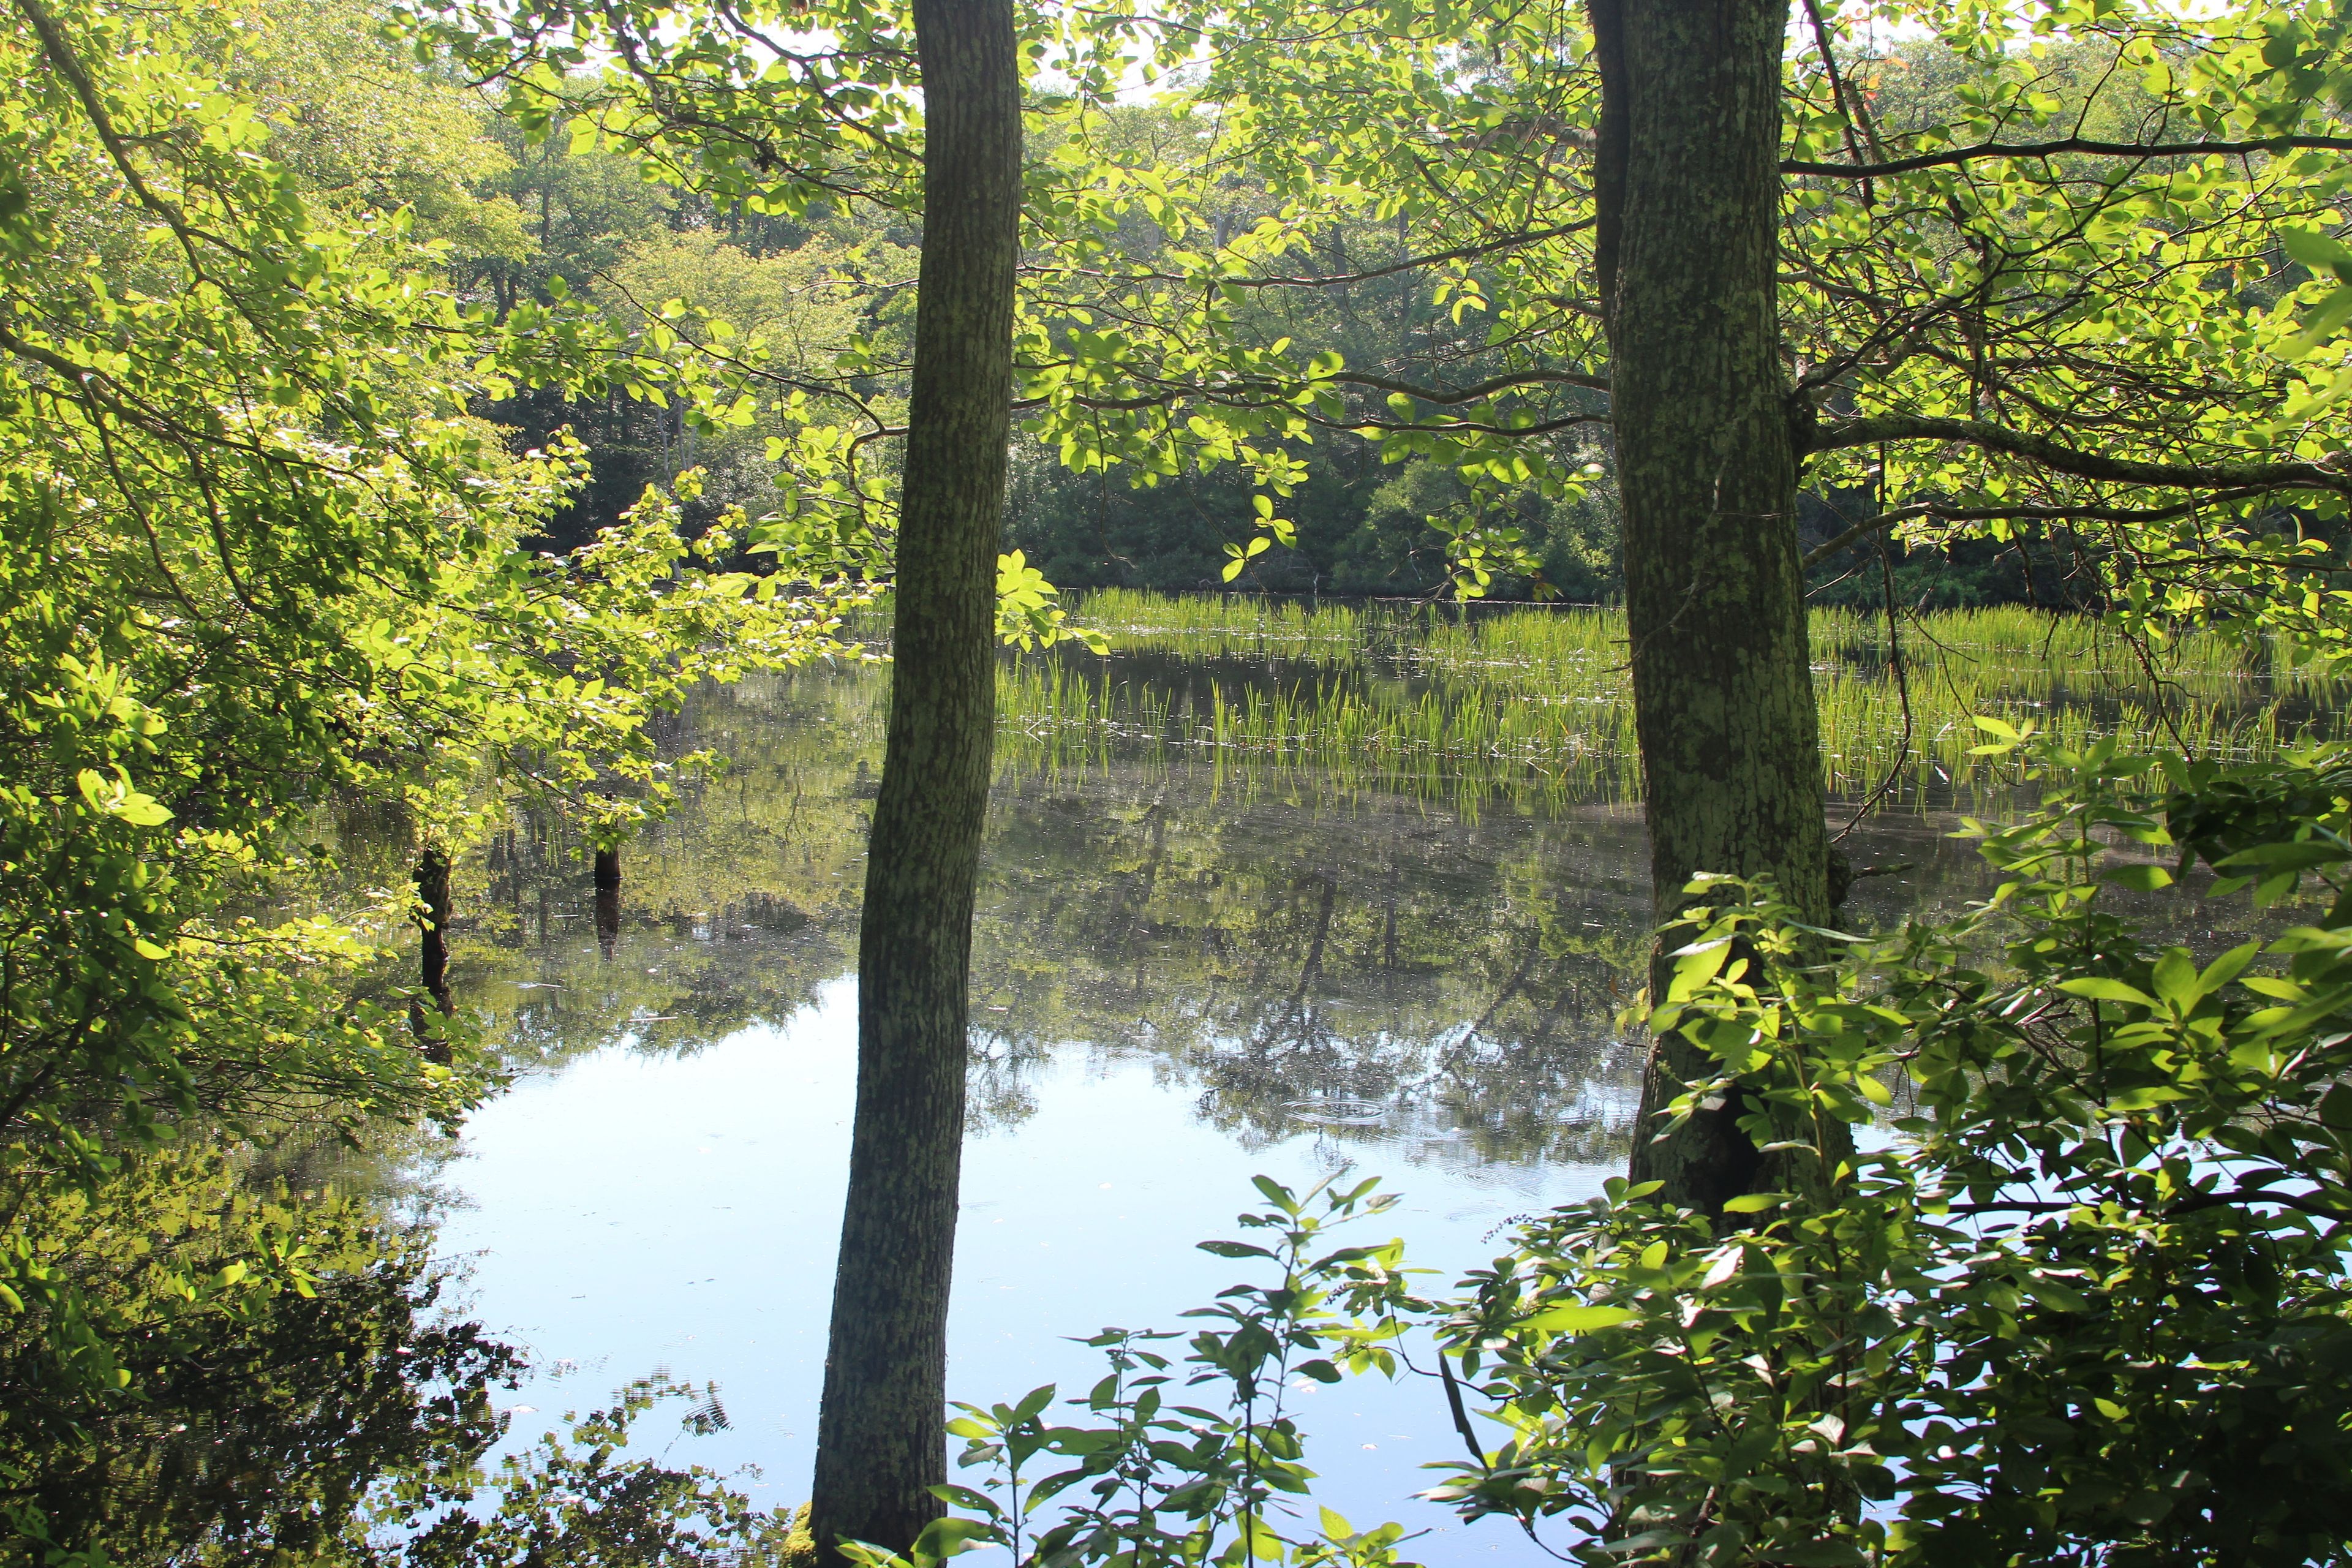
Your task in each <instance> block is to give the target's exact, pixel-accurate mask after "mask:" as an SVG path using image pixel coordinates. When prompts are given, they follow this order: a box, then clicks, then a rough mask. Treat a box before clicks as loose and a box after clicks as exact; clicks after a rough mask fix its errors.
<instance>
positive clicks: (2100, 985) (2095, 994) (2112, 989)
mask: <svg viewBox="0 0 2352 1568" xmlns="http://www.w3.org/2000/svg"><path fill="white" fill-rule="evenodd" d="M2058 989H2059V990H2061V991H2063V992H2065V993H2066V994H2068V995H2070V996H2082V997H2085V998H2087V999H2089V1000H2091V1001H2093V1002H2121V1003H2126V1004H2128V1005H2131V1006H2134V1007H2146V1008H2147V1009H2149V1010H2150V1011H2154V1010H2156V1008H2157V1006H2158V1003H2157V1000H2156V998H2155V997H2153V996H2151V995H2149V994H2147V992H2145V991H2142V990H2140V989H2139V988H2138V987H2137V986H2134V985H2126V984H2124V983H2123V982H2122V981H2120V980H2116V979H2112V978H2110V977H2109V976H2107V975H2104V974H2092V975H2085V976H2084V977H2082V978H2080V979H2075V980H2062V981H2060V982H2059V983H2058Z"/></svg>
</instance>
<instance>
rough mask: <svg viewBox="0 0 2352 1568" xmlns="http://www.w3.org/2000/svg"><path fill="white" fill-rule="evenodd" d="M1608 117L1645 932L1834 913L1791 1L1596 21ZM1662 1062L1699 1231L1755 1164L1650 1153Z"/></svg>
mask: <svg viewBox="0 0 2352 1568" xmlns="http://www.w3.org/2000/svg"><path fill="white" fill-rule="evenodd" d="M1590 4H1591V20H1592V23H1593V31H1594V36H1595V44H1596V54H1597V57H1598V58H1597V61H1596V63H1597V65H1598V66H1599V68H1600V71H1601V87H1602V110H1601V123H1600V127H1599V135H1598V138H1597V147H1596V164H1597V167H1598V174H1599V185H1598V196H1599V201H1600V214H1599V217H1600V222H1599V225H1598V227H1597V233H1596V240H1597V243H1598V248H1599V257H1598V261H1599V269H1600V273H1601V289H1602V298H1603V301H1604V309H1605V311H1606V325H1607V328H1608V332H1609V345H1610V387H1611V408H1612V422H1613V425H1614V433H1615V437H1616V445H1617V452H1616V458H1617V476H1618V483H1619V486H1620V489H1621V491H1622V497H1623V504H1624V517H1625V521H1624V529H1625V533H1624V547H1625V596H1626V620H1627V628H1628V632H1629V635H1630V637H1631V639H1632V662H1633V704H1634V718H1635V724H1636V728H1637V731H1638V735H1639V740H1640V743H1641V750H1642V766H1643V785H1644V792H1645V798H1646V801H1647V813H1648V818H1649V829H1650V874H1651V885H1652V889H1653V892H1654V897H1655V900H1656V907H1657V910H1658V913H1659V915H1660V917H1661V918H1664V916H1665V915H1667V914H1668V913H1670V912H1672V911H1673V910H1675V909H1676V908H1678V907H1680V906H1681V905H1683V904H1684V903H1685V902H1686V901H1687V900H1686V897H1685V894H1684V892H1683V890H1682V889H1683V888H1684V886H1685V884H1686V883H1687V882H1688V881H1689V879H1690V878H1691V877H1692V875H1693V874H1694V873H1696V872H1699V871H1721V872H1728V873H1732V874H1735V875H1741V876H1752V875H1757V874H1760V873H1769V874H1770V875H1771V876H1773V877H1774V878H1776V879H1778V880H1779V883H1780V889H1781V891H1782V893H1783V895H1784V896H1786V897H1787V898H1789V899H1790V900H1791V901H1792V902H1793V903H1795V904H1796V905H1797V906H1798V907H1799V908H1800V909H1802V910H1805V911H1807V912H1808V914H1810V915H1812V916H1816V917H1819V916H1826V915H1827V914H1828V912H1829V902H1830V898H1829V874H1828V852H1829V846H1828V842H1827V833H1826V830H1825V828H1824V826H1823V799H1822V784H1821V758H1820V740H1819V727H1818V721H1817V717H1816V714H1815V710H1814V705H1813V689H1812V681H1811V676H1810V673H1809V670H1808V658H1807V648H1806V638H1805V605H1804V572H1803V568H1802V566H1801V559H1800V551H1799V549H1798V541H1797V458H1798V455H1799V454H1798V448H1797V429H1796V426H1795V422H1794V419H1793V417H1792V415H1793V406H1792V403H1791V399H1790V383H1789V378H1788V375H1787V374H1786V372H1785V371H1784V369H1783V368H1782V365H1781V360H1780V319H1779V311H1778V308H1777V276H1776V274H1777V250H1778V237H1777V232H1776V230H1777V226H1778V221H1779V216H1780V171H1779V166H1778V165H1779V161H1780V114H1781V109H1780V61H1781V53H1782V49H1783V47H1784V45H1785V40H1786V35H1787V26H1788V9H1789V8H1788V5H1787V0H1590ZM1692 1054H1693V1053H1692V1052H1691V1050H1690V1048H1689V1047H1685V1046H1684V1045H1683V1044H1682V1043H1681V1042H1679V1041H1678V1040H1664V1041H1661V1042H1660V1044H1659V1047H1658V1048H1657V1050H1656V1052H1655V1054H1654V1058H1653V1060H1652V1063H1651V1068H1650V1071H1649V1073H1648V1074H1647V1075H1646V1077H1645V1079H1644V1083H1643V1121H1642V1123H1641V1125H1642V1126H1643V1130H1644V1131H1643V1132H1642V1133H1640V1134H1637V1136H1636V1139H1635V1142H1634V1149H1633V1161H1632V1173H1633V1178H1634V1179H1635V1180H1636V1181H1660V1182H1663V1183H1664V1184H1665V1186H1664V1192H1663V1193H1662V1194H1660V1195H1661V1196H1662V1197H1664V1198H1665V1199H1666V1200H1668V1201H1671V1202H1677V1203H1683V1204H1688V1205H1694V1206H1696V1207H1700V1208H1703V1209H1706V1210H1708V1211H1710V1212H1716V1211H1719V1210H1720V1207H1721V1205H1722V1203H1723V1201H1724V1200H1725V1199H1727V1198H1729V1197H1732V1196H1734V1195H1736V1194H1738V1193H1741V1192H1744V1191H1748V1190H1750V1189H1751V1188H1753V1187H1754V1186H1755V1185H1756V1184H1758V1182H1759V1180H1760V1179H1761V1178H1762V1177H1763V1175H1764V1173H1763V1171H1762V1169H1761V1160H1760V1157H1759V1154H1758V1152H1757V1151H1756V1149H1755V1147H1754V1146H1753V1144H1752V1143H1751V1142H1749V1140H1748V1138H1747V1137H1746V1136H1745V1135H1744V1134H1742V1133H1741V1132H1740V1131H1739V1130H1738V1127H1737V1126H1736V1125H1735V1124H1734V1123H1735V1118H1736V1116H1737V1114H1738V1110H1739V1107H1738V1104H1737V1103H1736V1102H1735V1103H1733V1104H1730V1105H1727V1106H1726V1107H1724V1108H1723V1109H1722V1110H1718V1111H1716V1112H1712V1113H1709V1114H1706V1115H1702V1116H1700V1117H1697V1118H1695V1119H1693V1121H1690V1122H1689V1123H1688V1124H1686V1125H1685V1127H1684V1128H1683V1129H1682V1130H1681V1131H1678V1132H1677V1133H1676V1134H1675V1136H1673V1137H1671V1138H1669V1139H1667V1140H1665V1141H1664V1142H1653V1141H1651V1139H1650V1138H1649V1136H1648V1134H1647V1128H1648V1126H1649V1117H1650V1115H1651V1113H1652V1112H1654V1111H1655V1110H1657V1109H1659V1108H1660V1107H1662V1106H1663V1105H1664V1101H1665V1100H1666V1099H1668V1098H1671V1097H1672V1095H1673V1094H1674V1093H1675V1092H1677V1091H1678V1089H1677V1086H1678V1083H1679V1081H1680V1080H1681V1079H1687V1078H1690V1077H1693V1076H1696V1072H1697V1070H1698V1066H1699V1064H1698V1063H1697V1062H1696V1061H1695V1060H1692V1059H1689V1058H1690V1057H1691V1056H1692Z"/></svg>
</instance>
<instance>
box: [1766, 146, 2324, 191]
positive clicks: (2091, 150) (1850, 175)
mask: <svg viewBox="0 0 2352 1568" xmlns="http://www.w3.org/2000/svg"><path fill="white" fill-rule="evenodd" d="M2305 149H2309V150H2315V151H2319V152H2327V153H2347V152H2352V136H2263V137H2255V138H2252V139H2250V140H2247V141H2243V142H2210V141H2207V142H2100V141H2096V140H2095V139H2093V138H2091V137H2087V136H2063V137H2061V138H2059V139H2058V140H2057V141H2055V142H1977V143H1976V144H1974V145H1973V146H1969V147H1947V148H1945V149H1943V150H1942V151H1941V152H1937V153H1914V154H1913V155H1912V156H1910V157H1908V158H1889V159H1887V160H1886V161H1885V162H1884V163H1818V162H1815V161H1813V160H1811V159H1805V158H1790V159H1785V160H1783V161H1782V163H1781V164H1780V173H1782V174H1819V175H1822V176H1825V177H1827V178H1830V179H1838V180H1873V179H1885V177H1886V176H1887V175H1889V174H1910V173H1912V172H1913V171H1915V170H1918V169H1937V168H1947V167H1949V166H1951V165H1953V164H1956V163H1973V162H1975V161H1977V160H1978V159H1980V158H2052V157H2056V156H2057V155H2059V154H2060V153H2084V154H2085V155H2088V156H2091V157H2097V158H2182V157H2196V156H2200V155H2201V154H2204V153H2224V154H2235V153H2292V152H2298V151H2303V150H2305Z"/></svg>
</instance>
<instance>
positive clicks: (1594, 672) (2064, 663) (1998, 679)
mask: <svg viewBox="0 0 2352 1568" xmlns="http://www.w3.org/2000/svg"><path fill="white" fill-rule="evenodd" d="M1075 618H1076V619H1078V620H1080V621H1082V622H1084V623H1085V624H1086V625H1087V626H1093V627H1095V628H1097V629H1099V630H1101V631H1103V632H1104V633H1105V634H1107V635H1108V637H1109V638H1110V640H1111V644H1112V648H1113V656H1112V657H1111V658H1109V659H1100V658H1094V657H1092V656H1082V655H1073V654H1070V653H1067V652H1064V653H1058V654H1054V655H1048V656H1030V657H1024V658H1014V659H1013V660H1011V661H1010V662H1009V663H1008V664H1007V666H1006V667H1005V668H1004V671H1003V675H1002V677H1001V680H1000V686H999V711H1000V713H1001V715H1002V718H1003V726H1004V728H1005V731H1006V734H1005V737H1004V739H1005V742H1006V750H1007V752H1008V757H1009V760H1021V761H1025V762H1027V763H1031V764H1034V765H1039V766H1044V767H1048V768H1063V767H1070V766H1079V765H1085V764H1086V763H1087V762H1088V760H1090V759H1092V760H1099V761H1108V760H1109V759H1111V758H1112V757H1114V756H1117V757H1121V758H1129V759H1133V758H1137V757H1162V758H1167V759H1169V760H1173V758H1174V757H1176V756H1178V755H1181V754H1182V753H1185V752H1194V753H1199V752H1208V753H1211V754H1213V755H1214V756H1215V757H1216V758H1217V759H1218V760H1220V761H1221V762H1226V763H1233V764H1235V765H1243V766H1247V767H1249V768H1252V769H1261V770H1262V769H1269V768H1270V769H1273V770H1276V771H1277V772H1287V771H1297V772H1300V773H1305V772H1307V771H1313V772H1315V773H1318V774H1321V775H1323V776H1324V778H1325V780H1326V781H1327V782H1328V783H1329V784H1337V785H1339V787H1342V788H1346V787H1353V786H1358V785H1377V786H1380V787H1387V788H1407V789H1412V790H1416V791H1426V792H1432V793H1438V794H1443V795H1449V796H1456V797H1459V796H1462V795H1469V796H1474V797H1475V796H1495V795H1501V796H1508V797H1514V798H1527V797H1530V796H1549V797H1555V798H1576V799H1598V800H1612V801H1623V800H1630V799H1632V798H1633V797H1634V796H1635V795H1637V794H1638V791H1639V770H1638V766H1637V764H1636V763H1635V750H1634V735H1633V702H1632V686H1631V681H1630V678H1629V675H1628V672H1627V669H1626V664H1625V636H1624V619H1623V616H1622V613H1620V612H1618V611H1615V610H1612V609H1606V608H1560V609H1520V610H1509V611H1489V612H1479V613H1475V614H1473V615H1470V616H1466V617H1463V616H1456V615H1455V614H1454V613H1453V612H1452V611H1450V610H1445V609H1438V608H1433V607H1431V606H1384V605H1370V606H1357V605H1330V604H1323V605H1304V604H1300V603H1297V602H1278V601H1266V600H1256V599H1246V598H1240V597H1233V598H1215V597H1169V596H1162V595H1150V594H1141V593H1135V592H1131V591H1120V590H1113V591H1106V592H1102V593H1097V594H1093V595H1087V596H1086V597H1085V598H1084V599H1083V600H1082V601H1080V602H1079V603H1078V605H1076V616H1075ZM1897 631H1898V641H1897V646H1898V647H1899V648H1900V657H1901V660H1902V666H1903V672H1904V675H1905V677H1906V679H1904V680H1903V681H1901V682H1898V681H1897V680H1896V679H1894V668H1895V665H1894V659H1893V658H1891V657H1890V652H1889V645H1888V640H1887V628H1886V626H1885V621H1884V619H1883V618H1881V617H1876V616H1869V615H1865V614H1863V613H1859V612H1856V611H1853V610H1844V609H1840V610H1822V611H1818V612H1816V613H1815V616H1814V617H1813V623H1812V648H1813V658H1814V664H1813V672H1814V681H1815V690H1816V694H1817V697H1818V700H1819V706H1820V712H1821V724H1822V782H1823V784H1825V785H1826V787H1827V788H1828V790H1829V791H1830V793H1831V794H1832V795H1833V796H1836V797H1842V798H1847V799H1853V798H1858V797H1861V796H1863V795H1868V794H1870V793H1871V792H1873V791H1874V790H1876V789H1878V788H1879V787H1880V786H1881V785H1882V784H1885V786H1886V788H1887V792H1888V798H1889V799H1890V800H1891V801H1893V802H1895V803H1899V804H1903V805H1912V806H1916V807H1927V806H1931V805H1968V804H1972V803H1976V802H1979V801H1981V800H1984V799H1986V798H1988V797H1990V796H1998V795H2007V794H2009V793H2010V792H2011V789H2012V788H2013V785H2014V780H2013V777H2012V776H2011V773H2010V771H2009V769H2008V767H2007V765H2006V764H2005V763H2001V762H2000V761H1998V760H1995V759H1988V758H1985V757H1979V756H1975V755H1972V754H1971V750H1972V748H1974V747H1976V746H1978V745H1979V744H1981V743H1982V742H1984V741H1985V740H1986V739H1987V737H1986V735H1985V734H1984V733H1983V732H1982V731H1981V730H1980V729H1979V727H1978V726H1977V724H1976V723H1975V719H1976V717H1977V716H1978V715H1983V716H1986V717H1990V718H1995V719H1999V720H2002V721H2006V722H2008V723H2011V724H2013V725H2018V726H2020V727H2022V726H2023V725H2025V724H2027V723H2029V722H2030V723H2032V725H2033V726H2034V727H2035V728H2036V729H2038V730H2039V731H2042V733H2044V734H2051V735H2054V736H2056V737H2058V738H2060V739H2062V740H2063V741H2065V742H2069V743H2083V742H2088V741H2090V740H2092V739H2094V738H2095V737H2098V736H2102V735H2107V734H2116V733H2121V734H2125V735H2128V736H2134V737H2138V738H2143V739H2146V740H2149V741H2152V742H2177V743H2179V745H2181V746H2183V747H2185V748H2186V749H2188V750H2189V751H2190V752H2194V753H2197V754H2200V755H2209V756H2215V757H2222V758H2249V757H2261V756H2268V755H2273V754H2275V753H2276V752H2279V751H2280V750H2281V749H2283V748H2284V747H2287V746H2290V745H2293V744H2294V743H2296V742H2298V741H2301V740H2305V739H2311V738H2317V737H2319V736H2333V735H2336V734H2338V733H2340V732H2341V728H2342V726H2341V724H2340V721H2339V714H2338V712H2337V708H2338V704H2337V703H2336V695H2337V694H2336V691H2335V690H2334V688H2333V685H2332V683H2331V682H2329V681H2327V680H2326V679H2321V678H2318V677H2315V676H2313V675H2310V674H2307V673H2302V672H2288V673H2284V674H2273V672H2271V671H2269V670H2266V669H2259V668H2249V660H2248V658H2247V657H2246V655H2245V654H2244V653H2243V652H2242V650H2241V649H2240V648H2239V647H2236V646H2234V645H2232V644H2230V643H2228V642H2226V641H2224V640H2222V639H2221V638H2218V637H2211V636H2210V635H2206V634H2193V635H2189V636H2185V637H2180V638H2178V639H2176V640H2174V641H2172V642H2170V643H2169V644H2168V645H2166V646H2163V647H2154V648H2149V649H2145V650H2142V649H2139V648H2135V647H2133V646H2132V645H2131V644H2129V643H2128V642H2126V640H2125V639H2124V638H2122V637H2120V636H2119V635H2118V634H2117V633H2116V631H2115V630H2114V628H2112V627H2110V626H2105V625H2104V624H2103V623H2100V622H2098V621H2095V620H2092V619H2089V618H2085V617H2082V616H2053V615H2049V614H2046V613H2042V612H2037V611H2034V610H2032V609H2029V608H2025V607H2022V606H2004V607H1998V608H1991V609H1979V610H1958V611H1948V612H1939V613H1934V614H1929V615H1925V616H1916V617H1915V616H1904V617H1903V618H1902V621H1901V623H1900V625H1899V626H1898V628H1897ZM1138 654H1152V655H1161V656H1171V657H1173V658H1176V659H1179V660H1181V661H1183V664H1184V666H1185V668H1186V669H1187V671H1188V678H1187V679H1182V680H1176V681H1171V680H1170V679H1167V678H1166V677H1165V676H1164V674H1155V673H1153V672H1151V671H1149V670H1146V669H1143V668H1138V667H1137V663H1136V661H1135V660H1134V659H1133V658H1131V657H1129V656H1133V655H1138ZM1906 700H1907V707H1908V710H1909V713H1908V723H1907V725H1906V714H1905V710H1906ZM1906 731H1907V736H1908V739H1907V741H1906Z"/></svg>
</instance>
